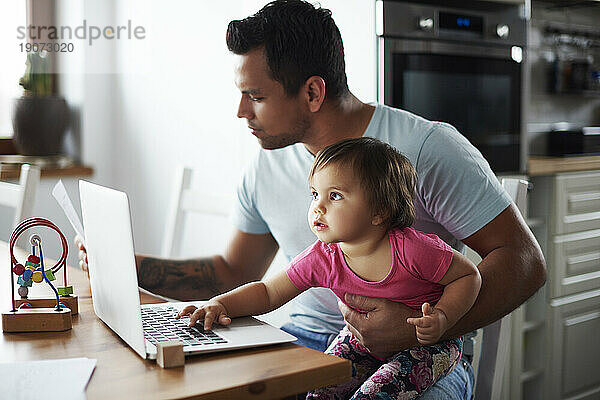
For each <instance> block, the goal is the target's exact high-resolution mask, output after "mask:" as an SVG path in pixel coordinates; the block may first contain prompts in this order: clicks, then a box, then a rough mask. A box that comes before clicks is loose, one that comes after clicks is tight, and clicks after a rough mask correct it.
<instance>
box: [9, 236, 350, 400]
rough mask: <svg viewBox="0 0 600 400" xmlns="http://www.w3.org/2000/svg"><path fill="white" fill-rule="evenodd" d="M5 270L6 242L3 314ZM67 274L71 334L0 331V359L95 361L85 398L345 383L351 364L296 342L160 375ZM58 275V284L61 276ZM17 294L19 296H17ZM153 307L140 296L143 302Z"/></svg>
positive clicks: (222, 395)
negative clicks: (75, 300) (74, 306)
mask: <svg viewBox="0 0 600 400" xmlns="http://www.w3.org/2000/svg"><path fill="white" fill-rule="evenodd" d="M71 250H72V249H71ZM20 255H21V256H20V257H19V256H17V258H18V259H19V260H23V259H24V258H26V255H25V254H24V253H23V252H21V253H20ZM52 256H54V255H52ZM46 264H49V262H48V261H47V262H46ZM52 265H54V264H52ZM8 271H9V257H8V244H7V243H6V242H2V241H0V309H2V312H6V311H8V310H10V292H9V291H8V288H9V286H10V283H9V280H10V276H9V275H8ZM67 275H68V279H69V284H71V285H73V286H74V288H75V292H76V294H77V295H78V296H79V315H77V316H75V317H74V318H73V329H71V330H69V331H66V332H44V333H42V332H40V333H3V335H2V339H1V340H0V360H2V362H16V361H25V360H42V359H58V358H72V357H88V358H95V359H97V365H96V369H95V371H94V373H93V374H92V377H91V380H90V382H89V384H88V387H87V390H86V395H87V398H88V399H90V400H92V399H107V398H118V399H121V398H128V399H138V398H140V399H167V398H168V399H234V398H236V399H237V398H255V399H267V398H282V397H286V396H290V395H293V394H295V393H301V392H305V391H307V390H310V389H312V388H315V387H319V386H325V385H330V384H335V383H340V382H344V381H346V380H348V379H350V377H351V365H350V362H349V361H347V360H343V359H340V358H337V357H333V356H330V355H326V354H323V353H321V352H318V351H314V350H311V349H308V348H305V347H301V346H298V345H294V344H283V345H274V346H268V347H261V348H256V349H250V350H237V351H231V352H226V353H214V354H207V355H199V356H191V357H187V358H186V360H185V366H184V367H179V368H173V369H162V368H160V367H159V366H158V365H157V364H156V363H155V362H154V361H151V360H143V359H141V358H140V357H139V356H138V355H137V354H136V353H135V352H134V351H133V350H131V349H130V348H129V347H128V346H127V344H125V342H124V341H122V340H121V339H120V338H119V337H118V336H117V335H116V334H114V333H113V332H112V331H111V330H110V329H109V328H108V327H107V326H106V325H105V324H104V323H103V322H102V321H100V319H99V318H98V317H96V314H94V310H93V307H92V300H91V293H90V286H89V282H88V280H87V277H86V274H85V273H84V272H83V271H81V270H78V269H75V268H68V271H67ZM57 277H58V280H59V281H60V282H62V270H61V271H60V275H59V276H57ZM30 289H32V290H31V291H30V297H32V298H33V297H36V295H37V296H41V295H45V293H44V294H42V293H41V292H46V290H48V291H49V290H50V288H49V287H48V285H45V284H41V283H40V284H34V286H33V288H30ZM46 293H47V292H46ZM15 296H16V297H17V298H18V295H17V294H16V293H15ZM158 302H160V300H158V299H156V298H153V297H152V296H148V295H144V294H142V303H158ZM0 397H1V396H0Z"/></svg>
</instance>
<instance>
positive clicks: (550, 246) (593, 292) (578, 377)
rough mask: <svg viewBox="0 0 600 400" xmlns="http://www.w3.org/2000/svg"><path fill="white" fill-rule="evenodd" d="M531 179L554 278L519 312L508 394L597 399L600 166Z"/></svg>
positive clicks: (533, 212) (532, 205)
mask: <svg viewBox="0 0 600 400" xmlns="http://www.w3.org/2000/svg"><path fill="white" fill-rule="evenodd" d="M530 181H531V182H532V183H533V190H532V191H531V193H530V197H529V200H530V202H529V215H530V217H531V218H532V219H533V220H537V221H538V224H537V225H534V226H533V227H532V230H533V232H534V234H535V235H536V237H537V238H538V241H539V242H540V245H541V246H542V250H543V252H544V255H545V257H546V264H547V268H548V277H547V282H546V285H545V287H544V288H543V289H542V290H541V291H540V292H538V293H537V294H536V295H535V296H534V297H533V298H532V299H530V300H529V301H527V302H526V303H525V304H524V305H523V306H522V307H520V308H519V309H518V310H517V311H516V312H515V314H514V315H515V316H516V317H515V319H516V321H517V322H516V324H515V325H516V329H514V330H513V335H512V349H511V368H510V370H509V372H508V374H509V377H508V380H509V384H508V386H507V390H508V391H509V393H510V396H509V397H507V398H511V399H518V398H522V399H530V398H536V399H537V398H543V399H598V398H600V373H599V372H598V368H597V360H598V359H600V341H599V339H598V335H599V334H600V171H587V172H574V173H560V174H555V175H548V176H539V177H532V178H531V179H530ZM519 346H520V349H519V348H518V347H519Z"/></svg>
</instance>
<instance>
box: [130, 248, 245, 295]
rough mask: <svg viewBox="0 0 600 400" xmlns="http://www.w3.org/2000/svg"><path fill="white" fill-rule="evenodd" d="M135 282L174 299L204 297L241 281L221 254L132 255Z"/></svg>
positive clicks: (222, 290) (234, 285)
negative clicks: (181, 256)
mask: <svg viewBox="0 0 600 400" xmlns="http://www.w3.org/2000/svg"><path fill="white" fill-rule="evenodd" d="M136 264H137V268H138V281H139V285H140V286H141V287H143V288H144V289H146V290H149V291H151V292H153V293H156V294H159V295H162V296H166V297H170V298H174V299H178V300H204V299H209V298H211V297H214V296H216V295H218V294H220V293H223V292H225V291H227V290H230V289H232V288H234V287H236V286H238V285H239V284H241V283H242V282H241V281H240V278H239V276H238V274H236V273H235V271H233V270H231V269H230V268H229V266H227V264H226V263H225V260H223V258H222V257H221V256H214V257H207V258H196V259H188V260H167V259H160V258H154V257H146V256H142V255H137V256H136Z"/></svg>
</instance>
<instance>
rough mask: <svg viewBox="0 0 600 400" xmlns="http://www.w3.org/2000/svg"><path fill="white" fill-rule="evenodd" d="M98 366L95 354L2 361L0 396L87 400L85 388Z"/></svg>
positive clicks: (18, 399) (16, 399)
mask: <svg viewBox="0 0 600 400" xmlns="http://www.w3.org/2000/svg"><path fill="white" fill-rule="evenodd" d="M94 368H96V360H95V359H91V358H67V359H59V360H42V361H23V362H14V363H6V364H0V387H1V388H2V394H1V395H0V397H2V398H3V399H11V400H39V399H57V400H58V399H60V400H85V388H86V386H87V384H88V382H89V380H90V377H91V376H92V372H93V371H94Z"/></svg>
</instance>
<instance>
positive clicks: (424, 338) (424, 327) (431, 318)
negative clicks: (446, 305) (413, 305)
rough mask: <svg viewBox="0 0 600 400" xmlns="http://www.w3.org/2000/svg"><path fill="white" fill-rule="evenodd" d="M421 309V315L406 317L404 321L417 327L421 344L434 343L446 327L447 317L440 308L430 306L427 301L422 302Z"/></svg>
mask: <svg viewBox="0 0 600 400" xmlns="http://www.w3.org/2000/svg"><path fill="white" fill-rule="evenodd" d="M421 310H422V311H423V316H422V317H419V318H408V319H407V320H406V322H408V323H409V324H411V325H414V326H416V327H417V340H418V341H419V343H421V344H422V345H430V344H436V343H437V342H439V341H440V337H442V334H443V333H444V332H446V329H448V318H447V317H446V314H445V313H444V312H443V311H442V310H440V309H438V308H432V307H431V306H430V305H429V303H423V306H422V307H421Z"/></svg>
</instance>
